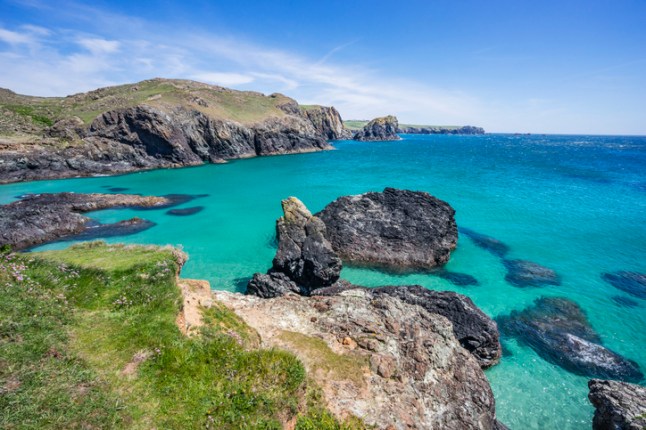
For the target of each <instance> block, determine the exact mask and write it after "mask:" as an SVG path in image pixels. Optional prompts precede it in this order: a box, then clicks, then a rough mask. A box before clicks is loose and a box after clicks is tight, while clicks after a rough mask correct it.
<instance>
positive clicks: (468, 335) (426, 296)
mask: <svg viewBox="0 0 646 430" xmlns="http://www.w3.org/2000/svg"><path fill="white" fill-rule="evenodd" d="M373 294H374V295H375V296H377V297H378V296H380V295H383V294H387V295H389V296H393V297H397V298H398V299H400V300H401V301H403V302H404V303H408V304H414V305H418V306H421V307H423V308H424V309H426V310H427V311H428V312H430V313H433V314H439V315H442V316H443V317H445V318H447V319H448V320H449V321H451V323H452V324H453V332H454V333H455V337H456V338H457V339H458V341H459V342H460V345H462V346H463V347H464V348H465V349H466V350H467V351H469V352H470V353H471V354H473V356H474V357H475V358H476V359H477V360H478V362H479V363H480V365H481V366H482V367H483V368H486V367H490V366H493V365H494V364H496V363H497V362H498V361H499V360H500V357H501V356H502V348H501V346H500V340H499V335H498V327H497V326H496V323H495V322H494V321H493V320H492V319H491V318H489V317H488V316H487V315H486V314H485V313H484V312H482V311H481V310H480V309H479V308H478V307H477V306H476V305H475V304H474V303H473V302H472V301H471V299H469V298H468V297H466V296H463V295H462V294H457V293H454V292H451V291H432V290H428V289H426V288H424V287H421V286H419V285H410V286H399V287H394V286H388V287H379V288H375V289H374V290H373Z"/></svg>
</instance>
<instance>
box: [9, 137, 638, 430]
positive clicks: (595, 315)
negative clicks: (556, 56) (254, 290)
mask: <svg viewBox="0 0 646 430" xmlns="http://www.w3.org/2000/svg"><path fill="white" fill-rule="evenodd" d="M335 146H336V148H337V150H336V151H326V152H320V153H311V154H302V155H292V156H277V157H266V158H255V159H249V160H240V161H235V162H231V163H228V164H225V165H207V166H203V167H196V168H185V169H178V170H157V171H151V172H143V173H136V174H131V175H125V176H119V177H101V178H86V179H70V180H59V181H49V182H32V183H23V184H12V185H6V186H2V187H0V203H6V202H9V201H12V200H14V199H15V196H17V195H21V194H24V193H29V192H59V191H76V192H106V191H107V190H108V187H117V188H127V190H123V191H122V192H131V193H142V194H157V195H160V194H167V193H190V194H208V196H207V197H202V198H200V199H197V200H194V201H192V202H189V203H186V204H184V205H183V206H182V207H191V206H204V209H203V210H202V211H200V212H198V213H195V214H193V215H189V216H183V217H178V216H172V215H168V214H166V212H165V210H158V211H146V212H136V211H132V210H107V211H102V212H97V213H95V214H94V215H93V216H94V217H95V218H97V219H98V220H100V221H103V222H111V221H118V220H122V219H126V218H130V217H133V216H140V217H144V218H147V219H150V220H152V221H154V222H156V223H157V225H156V226H155V227H153V228H151V229H150V230H147V231H145V232H142V233H139V234H136V235H133V236H128V237H123V238H111V239H109V241H110V242H119V241H121V242H132V243H155V244H174V245H177V244H181V245H182V246H183V248H184V250H185V251H187V252H188V253H189V255H190V261H189V262H188V263H187V265H186V267H185V269H184V272H183V275H184V276H185V277H194V278H205V279H208V280H209V281H210V282H211V284H212V286H213V288H216V289H226V290H232V291H233V290H236V289H237V290H239V289H240V288H241V287H240V286H241V285H243V284H245V282H246V279H248V278H249V277H250V276H251V275H252V274H253V273H254V272H257V271H265V270H267V268H268V267H269V266H270V264H271V259H272V257H273V254H274V252H275V248H274V246H275V245H274V242H273V236H274V222H275V219H276V218H277V217H278V216H280V215H281V209H280V200H281V199H283V198H285V197H288V196H297V197H298V198H300V199H301V200H302V201H303V202H304V203H305V204H306V205H307V206H308V207H309V208H310V209H311V210H312V212H315V211H318V210H320V209H322V208H323V207H324V206H325V205H326V204H327V203H329V202H330V201H332V200H334V199H335V198H336V197H338V196H341V195H348V194H357V193H362V192H366V191H379V190H382V189H383V188H384V187H385V186H392V187H399V188H408V189H413V190H424V191H428V192H430V193H431V194H433V195H435V196H437V197H439V198H441V199H443V200H446V201H447V202H449V203H450V204H451V205H452V206H453V207H454V208H455V209H456V211H457V213H456V217H457V221H458V225H459V226H463V227H468V228H470V229H473V230H475V231H477V232H479V233H483V234H486V235H489V236H493V237H495V238H497V239H499V240H501V241H503V242H504V243H505V244H507V245H508V246H509V247H510V251H509V256H508V257H509V258H519V259H526V260H531V261H534V262H537V263H540V264H542V265H544V266H547V267H549V268H551V269H554V270H555V271H556V272H557V273H558V274H559V275H560V277H561V279H562V283H561V285H558V286H544V287H538V288H536V287H535V288H518V287H516V286H513V285H511V284H509V283H508V282H506V281H505V274H506V270H505V267H504V265H503V264H502V261H501V260H500V258H498V257H496V256H494V255H492V254H491V253H489V252H487V251H486V250H483V249H481V248H478V247H477V246H475V245H474V243H473V242H472V241H471V240H470V239H469V238H467V237H464V236H461V237H460V239H459V243H458V249H457V250H456V251H455V252H454V254H453V255H452V257H451V261H450V262H449V263H448V265H447V268H448V269H449V270H452V271H457V272H462V273H467V274H469V275H472V276H474V277H475V278H477V279H478V281H479V285H477V286H467V287H459V286H456V285H453V284H451V283H450V282H448V281H447V280H444V279H441V278H438V277H436V276H431V275H428V274H410V275H399V276H398V275H390V274H386V273H382V272H379V271H371V270H366V269H358V268H350V267H348V268H345V269H344V272H343V275H342V276H343V277H344V278H346V279H348V280H350V281H352V282H355V283H359V284H364V285H371V286H376V285H383V284H411V283H416V284H421V285H424V286H426V287H429V288H433V289H445V290H453V291H457V292H460V293H463V294H466V295H468V296H469V297H471V298H472V299H473V300H474V301H475V303H476V304H477V305H478V306H480V307H481V308H482V309H483V310H484V311H485V312H486V313H487V314H489V315H490V316H492V317H495V316H497V315H500V314H507V313H509V312H510V311H512V310H522V309H523V308H525V307H526V306H528V305H530V304H531V303H532V302H533V301H534V300H535V299H536V298H538V297H540V296H563V297H568V298H570V299H572V300H574V301H576V302H577V303H578V304H579V305H580V306H581V308H582V309H583V310H584V311H585V312H586V314H587V316H588V318H589V320H590V322H591V324H592V326H593V328H594V329H595V330H596V331H597V332H598V333H599V334H600V335H601V337H602V339H603V341H604V345H605V346H607V347H608V348H610V349H612V350H614V351H616V352H618V353H620V354H622V355H623V356H625V357H627V358H630V359H632V360H635V361H636V362H637V363H639V365H640V366H641V369H642V371H643V372H646V348H645V347H644V345H646V300H643V299H639V298H635V297H632V296H629V295H628V294H626V293H625V292H622V291H620V290H618V289H616V288H614V287H613V286H611V285H609V284H608V283H607V282H605V281H603V280H602V279H601V274H602V273H603V272H613V271H617V270H630V271H637V272H642V273H645V272H646V137H614V136H511V135H484V136H442V135H438V136H414V135H406V136H404V140H402V141H399V142H379V143H360V142H351V141H340V142H335ZM107 192H111V191H107ZM62 246H66V244H60V243H59V244H52V245H47V246H45V247H44V248H60V247H62ZM613 297H615V298H616V297H619V298H620V299H619V302H618V301H617V300H615V299H613ZM629 298H630V299H632V300H634V301H635V302H637V306H636V307H632V308H631V307H626V306H625V303H626V300H625V299H629ZM621 299H624V300H623V302H624V304H623V305H622V304H621V302H622V300H621ZM506 346H507V347H508V349H509V351H510V353H511V354H512V355H510V356H506V357H504V358H503V360H502V361H501V363H500V364H499V365H497V366H495V367H494V368H492V369H490V370H488V371H487V376H488V377H489V379H490V381H491V384H492V387H493V389H494V392H495V395H496V401H497V410H498V416H499V419H500V420H501V421H503V422H504V423H506V424H507V425H509V426H510V427H511V428H512V429H539V428H540V429H546V428H559V429H589V428H590V426H591V420H592V413H593V409H592V407H591V406H590V404H589V403H588V400H587V378H585V377H581V376H576V375H573V374H571V373H569V372H567V371H565V370H563V369H561V368H560V367H558V366H556V365H553V364H550V363H548V362H546V361H545V360H543V359H542V358H541V357H539V356H538V355H537V354H536V353H535V352H534V351H533V350H532V349H530V348H527V347H525V346H523V345H520V344H518V343H517V342H516V341H514V340H507V341H506Z"/></svg>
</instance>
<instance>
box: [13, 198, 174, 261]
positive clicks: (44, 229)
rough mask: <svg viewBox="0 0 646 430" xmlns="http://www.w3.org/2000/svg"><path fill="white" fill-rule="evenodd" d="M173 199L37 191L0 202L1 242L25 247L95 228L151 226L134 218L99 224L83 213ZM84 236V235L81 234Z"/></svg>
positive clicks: (162, 203)
mask: <svg viewBox="0 0 646 430" xmlns="http://www.w3.org/2000/svg"><path fill="white" fill-rule="evenodd" d="M169 204H170V200H169V199H167V198H164V197H143V196H136V195H128V194H75V193H58V194H36V195H28V196H25V197H24V198H23V199H22V200H19V201H16V202H13V203H9V204H7V205H3V206H0V246H2V245H9V246H11V247H12V248H13V249H24V248H28V247H31V246H35V245H39V244H42V243H45V242H51V241H54V240H59V239H61V238H65V237H70V236H74V235H81V234H82V233H84V232H85V233H86V238H89V237H95V235H93V234H92V230H93V229H97V228H99V229H102V230H103V233H104V234H108V233H109V231H110V228H112V229H113V230H112V231H113V233H112V234H111V235H113V236H114V235H115V233H114V231H115V229H116V231H121V232H122V233H124V232H133V230H136V231H139V230H138V229H142V228H147V227H150V224H146V223H145V222H143V221H144V220H141V219H138V218H133V219H132V220H129V221H125V222H123V221H122V222H120V223H116V224H109V225H98V224H96V223H95V222H94V223H93V222H91V220H90V218H88V217H86V216H84V215H82V213H84V212H91V211H96V210H101V209H107V208H115V207H160V208H161V207H167V206H168V205H169ZM80 237H81V238H83V236H80Z"/></svg>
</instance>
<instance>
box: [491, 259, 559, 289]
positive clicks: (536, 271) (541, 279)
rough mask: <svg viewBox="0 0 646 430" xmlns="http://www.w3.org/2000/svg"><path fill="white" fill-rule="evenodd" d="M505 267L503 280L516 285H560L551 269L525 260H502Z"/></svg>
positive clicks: (522, 286) (557, 276)
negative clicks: (505, 273) (505, 271)
mask: <svg viewBox="0 0 646 430" xmlns="http://www.w3.org/2000/svg"><path fill="white" fill-rule="evenodd" d="M502 262H503V264H504V265H505V267H506V268H507V275H506V276H505V280H506V281H507V282H509V283H510V284H512V285H514V286H516V287H521V288H524V287H542V286H544V285H561V278H560V277H559V275H558V274H557V273H556V272H555V271H554V270H552V269H549V268H547V267H545V266H541V265H540V264H537V263H534V262H532V261H527V260H503V261H502Z"/></svg>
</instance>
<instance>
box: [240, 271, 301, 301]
mask: <svg viewBox="0 0 646 430" xmlns="http://www.w3.org/2000/svg"><path fill="white" fill-rule="evenodd" d="M287 293H296V294H300V293H301V288H300V287H299V286H298V285H296V283H295V282H294V281H292V280H291V279H289V277H288V276H287V275H286V274H284V273H281V272H272V271H270V272H269V273H267V274H263V273H256V274H254V275H253V278H251V280H250V281H249V282H248V284H247V294H251V295H254V296H258V297H262V298H263V299H272V298H274V297H280V296H284V295H285V294H287Z"/></svg>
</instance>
